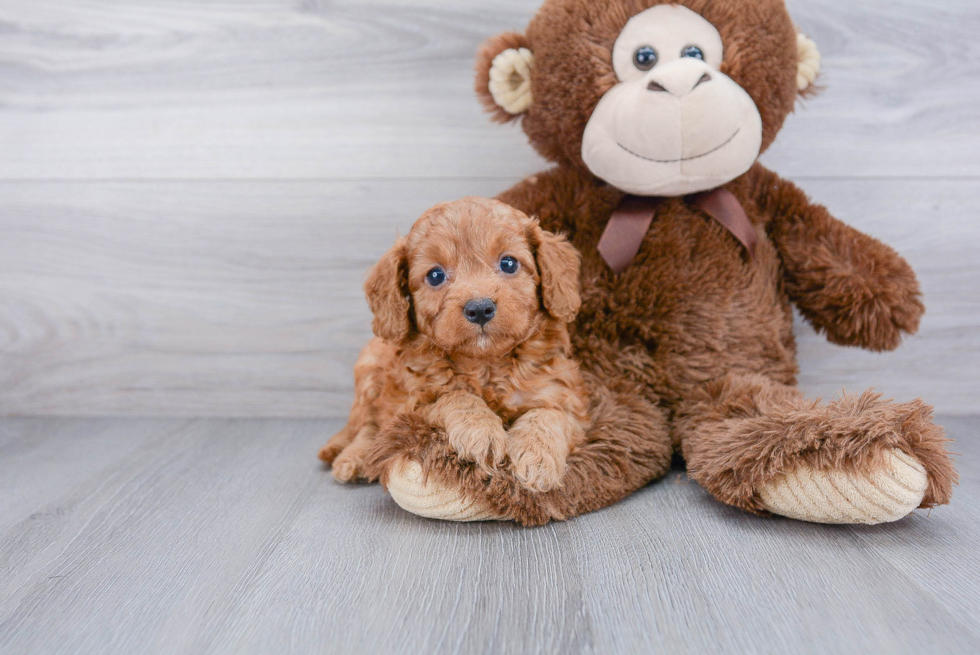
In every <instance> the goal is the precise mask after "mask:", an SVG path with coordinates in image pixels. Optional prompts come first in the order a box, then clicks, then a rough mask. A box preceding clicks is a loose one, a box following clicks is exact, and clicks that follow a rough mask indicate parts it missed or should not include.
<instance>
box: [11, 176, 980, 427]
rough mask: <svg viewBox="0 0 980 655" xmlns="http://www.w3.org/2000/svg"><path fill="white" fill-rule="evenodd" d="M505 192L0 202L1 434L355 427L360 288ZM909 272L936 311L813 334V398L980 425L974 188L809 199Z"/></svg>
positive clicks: (827, 183) (379, 184)
mask: <svg viewBox="0 0 980 655" xmlns="http://www.w3.org/2000/svg"><path fill="white" fill-rule="evenodd" d="M504 186H505V185H504V184H501V183H500V182H499V181H496V180H435V181H424V180H417V181H371V180H368V181H360V182H329V183H328V182H323V183H319V182H289V183H287V182H283V183H279V182H270V183H252V182H221V183H219V182H156V183H98V184H95V183H60V182H59V183H25V182H19V183H0V225H3V229H4V238H3V239H0V414H8V415H37V414H59V415H90V416H99V415H130V416H139V415H178V416H195V415H198V416H204V415H210V416H325V417H343V416H346V413H347V411H348V409H349V403H350V401H351V398H352V395H351V388H352V384H353V377H352V369H353V363H354V360H355V359H356V356H357V353H358V351H359V350H360V348H361V346H363V344H364V343H366V342H367V339H368V338H369V335H370V315H369V313H368V309H367V305H366V302H365V301H364V298H363V295H362V292H361V281H362V279H363V276H364V273H365V271H366V270H367V269H368V268H369V267H370V265H371V264H372V263H373V262H374V261H376V260H377V258H378V257H380V255H381V254H382V253H383V252H384V251H385V250H386V249H387V248H388V247H390V245H391V244H392V243H393V242H394V240H395V237H396V235H397V233H398V232H399V231H402V232H404V231H405V230H407V229H408V227H409V226H410V225H411V224H412V222H413V220H414V219H415V217H416V216H418V215H419V214H420V213H421V212H422V211H423V210H424V209H425V208H427V207H428V206H430V205H432V204H434V203H436V202H439V201H441V200H444V199H446V198H456V197H460V196H463V195H468V194H482V195H491V194H495V193H497V192H498V191H500V190H501V189H502V188H504ZM804 186H805V188H806V189H807V190H808V191H810V192H811V194H812V195H813V196H814V197H816V198H818V199H820V200H823V201H825V202H826V203H827V204H828V205H829V207H830V208H831V210H833V211H835V212H836V213H837V214H838V215H839V216H840V217H841V218H843V219H845V220H847V221H849V222H850V223H852V224H853V225H855V226H856V227H858V228H860V229H863V230H865V231H867V232H869V233H871V234H874V235H876V236H878V237H880V238H881V239H883V240H884V241H886V242H888V243H890V244H892V245H893V246H895V247H896V248H898V249H899V250H900V251H901V252H902V253H903V254H905V255H906V256H907V257H908V258H909V260H910V261H911V262H912V264H913V266H914V267H915V268H916V269H917V270H918V272H919V275H920V277H921V280H922V283H923V287H924V290H925V294H926V300H927V304H928V307H929V310H928V312H927V315H926V319H925V321H924V323H923V326H922V330H921V333H920V334H919V335H918V336H916V337H914V338H912V339H909V340H908V341H907V342H906V344H905V345H903V346H902V347H901V348H900V349H899V350H898V351H897V352H894V353H887V354H872V353H868V352H864V351H860V350H855V349H848V348H840V347H837V346H832V345H830V344H829V343H827V342H826V341H825V340H824V339H823V338H822V337H819V336H817V335H815V334H813V332H812V330H810V329H809V328H808V327H807V326H806V325H804V324H802V323H800V324H799V325H798V332H799V334H800V339H799V340H800V351H801V367H802V376H801V383H802V386H803V388H804V389H805V390H806V391H807V392H808V393H810V394H813V395H819V396H831V395H833V394H835V393H836V392H838V391H840V389H841V388H842V387H846V388H847V389H848V390H850V391H860V390H863V389H865V388H867V387H870V386H876V387H878V388H879V389H880V390H881V391H882V392H884V393H886V394H887V395H889V396H894V397H896V398H899V399H903V400H906V399H911V398H915V397H917V396H920V395H921V396H923V397H925V398H926V399H928V400H929V401H931V402H934V403H935V404H936V405H937V407H939V409H940V410H941V411H943V412H946V413H961V414H968V413H971V412H974V411H976V410H977V407H978V405H977V402H978V400H977V389H980V367H977V366H976V363H977V361H978V357H980V337H978V334H980V311H978V306H980V262H978V261H977V259H976V257H975V256H974V246H975V244H976V243H978V242H980V222H978V221H977V220H976V218H975V217H976V216H977V215H978V214H980V194H978V193H977V185H976V184H974V183H973V182H971V181H954V182H937V181H918V182H910V181H891V180H862V181H854V180H810V181H808V182H807V183H806V184H805V185H804Z"/></svg>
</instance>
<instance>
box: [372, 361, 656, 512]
mask: <svg viewBox="0 0 980 655" xmlns="http://www.w3.org/2000/svg"><path fill="white" fill-rule="evenodd" d="M585 378H586V384H587V386H588V387H589V391H590V398H591V403H592V405H591V407H590V415H591V417H592V426H591V428H590V429H589V431H588V433H587V434H586V441H585V443H584V444H582V445H581V446H577V447H575V448H573V449H572V450H571V452H570V453H569V454H568V459H567V468H566V472H565V477H564V479H563V481H562V486H561V487H560V488H558V489H554V490H552V491H548V492H543V493H535V492H533V491H530V490H529V489H527V488H526V487H525V486H524V485H523V484H522V483H521V482H520V480H518V479H517V478H516V477H515V475H514V474H513V472H511V471H510V470H508V469H505V468H501V469H498V470H496V471H494V472H492V473H488V472H484V471H482V470H480V468H479V467H477V466H475V465H473V464H471V463H467V462H463V461H461V460H460V459H459V458H458V457H457V455H456V453H455V452H454V451H453V449H452V448H451V447H450V445H449V443H448V440H447V438H446V435H445V433H444V432H443V431H442V430H440V429H437V428H434V427H433V426H432V425H431V424H429V423H428V422H426V421H424V420H423V419H422V418H421V417H419V416H417V415H409V416H403V417H401V418H400V419H399V420H398V421H396V422H395V423H394V424H393V425H391V426H386V428H385V430H383V431H382V432H381V433H380V434H379V435H378V438H377V439H376V440H375V447H374V448H373V452H372V453H371V454H370V455H369V461H368V464H367V471H368V472H369V474H371V475H376V476H378V477H380V479H381V481H382V483H383V484H385V485H386V486H387V488H388V491H389V492H390V493H391V495H392V497H393V498H394V499H395V502H397V503H398V504H399V505H401V506H402V507H403V508H404V509H406V510H408V511H409V512H412V513H414V514H418V515H420V516H427V517H430V518H439V519H444V520H455V521H476V520H488V519H500V520H515V521H518V522H519V523H523V524H525V525H540V524H544V523H547V522H548V521H552V520H563V519H568V518H571V517H573V516H576V515H578V514H583V513H585V512H591V511H593V510H596V509H599V508H601V507H605V506H607V505H611V504H612V503H615V502H616V501H618V500H620V499H622V498H624V497H625V496H627V495H629V494H630V493H632V492H633V491H636V490H637V489H639V488H640V487H641V486H643V485H644V484H646V483H648V482H650V481H651V480H654V479H656V478H659V477H661V476H663V475H664V474H665V473H666V472H667V471H668V470H669V469H670V462H671V454H672V448H671V442H670V434H669V431H668V427H667V422H666V418H665V416H664V414H663V412H662V410H660V409H659V408H658V407H656V406H655V405H654V404H652V403H651V402H649V401H648V400H645V399H643V398H642V395H641V389H639V388H638V387H637V386H636V385H634V384H632V383H629V382H623V383H622V384H617V383H615V382H611V383H610V382H606V381H602V380H599V379H597V378H595V377H594V376H590V375H588V374H587V375H586V376H585ZM614 385H615V386H614Z"/></svg>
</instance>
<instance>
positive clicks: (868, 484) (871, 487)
mask: <svg viewBox="0 0 980 655" xmlns="http://www.w3.org/2000/svg"><path fill="white" fill-rule="evenodd" d="M928 486H929V480H928V476H927V474H926V469H925V467H924V466H923V465H922V463H921V462H919V460H917V459H916V458H914V457H912V456H911V455H907V454H906V453H904V452H902V451H901V450H898V449H897V448H893V449H891V450H889V451H888V452H887V453H885V455H884V466H883V467H882V468H881V469H880V470H878V471H875V472H873V473H870V474H862V473H858V472H845V471H835V470H817V469H814V468H811V467H808V466H805V465H804V466H800V467H799V468H797V469H796V470H795V471H793V472H791V473H788V474H786V475H781V476H779V477H777V478H775V479H774V480H772V481H771V482H769V483H767V484H765V485H763V486H762V487H761V488H760V489H759V490H758V491H759V496H760V497H761V498H762V502H763V504H764V505H765V508H766V509H767V510H769V511H770V512H772V513H773V514H779V515H781V516H787V517H789V518H792V519H798V520H801V521H810V522H813V523H866V524H869V525H875V524H878V523H889V522H891V521H897V520H899V519H901V518H903V517H905V516H908V515H909V514H910V513H911V512H912V510H914V509H915V508H916V507H918V506H919V505H920V504H921V503H922V499H923V498H924V497H925V493H926V489H927V487H928Z"/></svg>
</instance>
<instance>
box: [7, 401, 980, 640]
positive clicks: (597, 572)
mask: <svg viewBox="0 0 980 655" xmlns="http://www.w3.org/2000/svg"><path fill="white" fill-rule="evenodd" d="M944 423H945V424H946V426H947V428H948V429H949V431H950V434H951V435H952V436H953V437H956V438H958V439H960V440H961V441H960V442H959V443H958V444H957V446H958V450H960V452H961V453H962V456H961V457H960V459H959V467H960V472H961V474H962V483H961V485H960V486H959V488H958V489H957V490H956V493H955V494H954V497H953V504H952V505H951V506H949V507H944V508H940V509H937V510H933V511H932V512H916V513H914V514H913V515H912V516H911V517H908V518H906V519H904V520H902V521H900V522H898V523H895V524H890V525H885V526H877V527H846V526H821V525H812V524H804V523H798V522H794V521H791V520H784V519H760V518H758V517H752V516H749V515H747V514H744V513H741V512H738V511H737V510H734V509H732V508H729V507H727V506H723V505H720V504H718V503H716V502H715V501H713V500H712V499H711V498H710V497H708V496H707V494H706V493H705V492H704V491H703V490H702V489H701V488H700V487H698V486H697V485H695V484H694V483H693V482H691V481H689V480H688V479H687V478H686V476H684V474H683V473H681V472H674V473H673V474H671V476H670V477H668V478H667V479H666V480H664V481H662V482H659V483H656V484H653V485H651V486H649V487H647V488H646V489H643V490H641V491H640V492H639V493H637V494H635V495H633V496H631V497H630V498H628V499H627V500H626V501H624V502H622V503H620V504H618V505H615V506H613V507H610V508H608V509H606V510H603V511H600V512H597V513H594V514H590V515H586V516H582V517H579V518H577V519H574V520H573V521H570V522H568V523H563V524H554V525H549V526H546V527H543V528H538V529H524V528H518V527H516V526H514V525H511V524H496V523H482V524H449V523H440V522H435V521H428V520H425V519H420V518H418V517H415V516H412V515H409V514H407V513H405V512H403V511H402V510H400V509H398V507H397V506H396V505H395V504H394V503H393V502H392V501H391V499H390V498H389V497H387V495H386V494H384V493H383V491H382V490H381V489H380V488H379V487H377V486H355V487H346V486H342V485H339V484H337V483H335V482H334V481H333V480H332V478H331V477H330V475H329V473H327V472H325V471H323V470H322V469H321V468H320V467H319V465H318V464H317V463H316V461H315V457H314V454H315V452H316V449H317V447H318V446H319V445H320V444H321V442H322V439H323V437H324V435H325V434H328V433H330V432H331V431H332V430H333V429H335V428H336V427H337V425H338V424H337V423H336V422H328V421H317V420H266V421H227V420H206V421H201V420H193V421H176V420H131V419H113V420H105V419H100V420H84V419H72V420H64V419H22V420H11V419H7V420H3V421H0V499H7V498H10V497H11V496H14V495H16V496H17V498H18V502H16V503H0V651H2V652H4V653H9V654H11V655H13V654H19V653H31V654H38V653H100V654H111V653H126V654H127V655H129V654H132V653H158V652H168V653H272V652H288V653H308V652H309V653H313V652H324V651H327V652H331V653H364V652H386V653H555V652H561V653H578V652H583V653H590V652H594V653H611V652H615V653H650V652H671V653H705V652H712V653H790V652H791V653H827V652H834V653H860V652H881V653H939V652H941V653H950V654H956V653H975V652H977V651H978V650H980V619H978V617H977V615H976V612H975V608H976V607H977V605H978V603H980V556H978V552H977V550H976V543H977V540H978V539H980V520H978V519H980V513H978V510H977V506H978V503H980V468H978V467H977V465H976V462H977V460H978V458H980V446H978V442H977V441H976V439H974V438H973V437H974V436H975V434H976V433H977V431H978V429H980V418H961V419H950V420H948V421H944ZM23 470H31V471H33V472H34V475H33V476H27V475H23V474H22V473H18V472H19V471H23Z"/></svg>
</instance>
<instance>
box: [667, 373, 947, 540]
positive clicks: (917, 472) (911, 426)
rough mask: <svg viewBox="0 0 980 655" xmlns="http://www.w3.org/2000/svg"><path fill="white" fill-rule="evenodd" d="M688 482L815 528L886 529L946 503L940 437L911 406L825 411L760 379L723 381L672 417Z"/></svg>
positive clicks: (925, 413)
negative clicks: (860, 526) (917, 510)
mask: <svg viewBox="0 0 980 655" xmlns="http://www.w3.org/2000/svg"><path fill="white" fill-rule="evenodd" d="M674 429H675V430H676V432H677V436H678V437H680V440H681V445H682V448H683V453H684V458H685V460H686V461H687V468H688V473H689V474H690V476H691V477H692V478H694V479H695V480H696V481H697V482H699V483H700V484H701V485H702V486H703V487H705V488H706V489H707V490H708V491H709V492H710V493H711V494H712V495H713V496H714V497H715V498H717V499H718V500H720V501H722V502H724V503H728V504H729V505H734V506H735V507H739V508H741V509H745V510H748V511H750V512H756V513H763V512H766V511H769V512H772V513H775V514H781V515H783V516H788V517H790V518H795V519H800V520H806V521H814V522H819V523H868V524H874V523H884V522H888V521H896V520H898V519H900V518H902V517H904V516H906V515H907V514H909V513H910V512H911V511H912V510H913V509H915V508H917V507H933V506H935V505H943V504H946V503H948V502H949V497H950V494H951V492H952V485H953V484H954V483H955V481H956V472H955V470H954V469H953V466H952V463H951V462H950V459H949V456H948V454H947V452H946V447H945V444H946V441H947V440H946V439H945V437H944V436H943V430H942V428H940V427H939V426H937V425H935V424H934V423H933V422H932V409H931V408H930V407H928V406H927V405H925V404H924V403H922V401H921V400H916V401H913V402H910V403H901V404H899V403H892V402H888V401H884V400H882V399H881V397H880V396H879V395H877V394H874V393H870V392H865V393H864V394H862V395H860V396H844V397H842V398H840V399H838V400H835V401H834V402H831V403H829V404H826V405H820V404H818V403H816V402H813V401H810V400H806V399H805V398H803V396H802V394H801V393H800V391H799V390H798V389H796V388H795V387H790V386H786V385H782V384H779V383H776V382H773V381H772V380H770V379H768V378H765V377H762V376H759V375H734V374H733V375H729V376H726V377H725V378H723V379H721V380H719V381H716V382H712V383H709V384H707V385H705V386H704V387H703V388H701V389H699V390H698V391H697V392H696V393H695V394H693V396H692V397H691V398H689V399H688V400H687V401H685V402H684V403H683V404H682V406H681V407H680V408H679V410H678V413H677V416H676V417H675V423H674Z"/></svg>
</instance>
